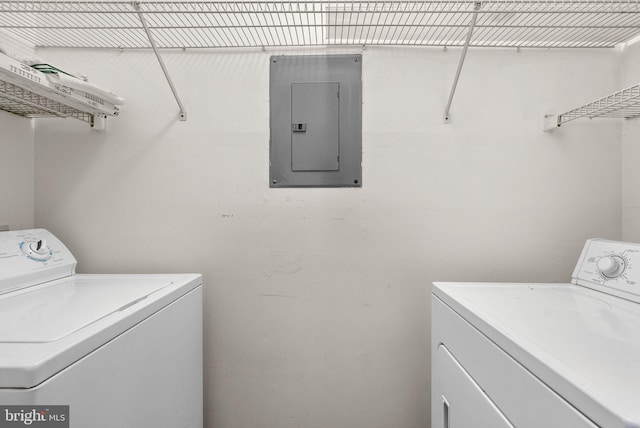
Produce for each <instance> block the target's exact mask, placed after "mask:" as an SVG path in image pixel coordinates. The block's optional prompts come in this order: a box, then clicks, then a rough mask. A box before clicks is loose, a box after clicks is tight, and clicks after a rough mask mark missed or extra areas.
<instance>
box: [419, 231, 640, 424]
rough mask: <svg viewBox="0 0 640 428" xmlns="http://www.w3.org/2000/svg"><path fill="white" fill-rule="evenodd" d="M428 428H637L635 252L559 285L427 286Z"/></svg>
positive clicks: (600, 252)
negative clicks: (429, 300)
mask: <svg viewBox="0 0 640 428" xmlns="http://www.w3.org/2000/svg"><path fill="white" fill-rule="evenodd" d="M432 297H433V299H432V300H433V312H432V343H431V345H432V399H431V405H432V428H482V427H486V428H500V427H517V428H541V427H545V428H554V427H557V428H572V427H575V428H585V427H603V428H623V427H625V428H631V427H635V428H637V427H640V245H638V244H629V243H622V242H614V241H606V240H598V239H593V240H589V241H587V243H586V245H585V247H584V250H583V251H582V255H581V256H580V259H579V261H578V264H577V266H576V268H575V271H574V273H573V278H572V282H571V283H567V284H518V283H513V284H510V283H442V282H441V283H434V285H433V291H432Z"/></svg>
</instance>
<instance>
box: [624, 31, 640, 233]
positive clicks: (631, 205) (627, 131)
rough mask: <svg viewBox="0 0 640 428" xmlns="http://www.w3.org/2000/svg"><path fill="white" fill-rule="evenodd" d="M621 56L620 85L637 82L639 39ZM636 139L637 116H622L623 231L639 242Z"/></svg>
mask: <svg viewBox="0 0 640 428" xmlns="http://www.w3.org/2000/svg"><path fill="white" fill-rule="evenodd" d="M623 58H624V62H623V67H622V76H623V79H622V80H623V82H622V85H620V88H619V89H623V88H627V87H629V86H633V85H637V84H638V83H639V82H640V43H635V44H633V45H631V46H629V47H628V48H627V49H626V50H625V52H624V55H623ZM639 141H640V119H630V120H625V121H624V122H623V128H622V154H623V156H622V195H623V196H622V231H623V233H622V235H623V237H624V239H625V240H626V241H630V242H640V168H639V167H638V165H639V164H640V144H638V142H639Z"/></svg>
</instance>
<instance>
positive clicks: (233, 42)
mask: <svg viewBox="0 0 640 428" xmlns="http://www.w3.org/2000/svg"><path fill="white" fill-rule="evenodd" d="M474 3H475V2H474V1H472V0H442V1H439V0H431V1H321V0H319V1H228V2H220V1H215V2H203V1H201V2H171V1H168V2H158V1H153V2H151V1H149V2H146V1H141V2H138V4H139V5H140V10H141V11H142V12H143V13H144V16H145V17H146V20H147V23H148V26H149V29H150V31H151V32H152V33H153V37H154V40H155V42H156V44H157V46H158V48H221V47H265V46H276V47H280V46H319V45H407V46H463V45H464V43H465V36H466V34H467V28H468V22H469V21H470V18H471V16H472V14H473V12H474ZM639 3H640V0H628V1H627V0H624V1H615V0H583V1H571V0H564V1H557V0H555V1H554V0H549V1H540V0H531V1H527V0H524V1H516V0H487V1H483V2H482V8H481V11H480V13H479V14H478V17H477V22H476V28H475V32H474V35H473V37H472V39H471V40H470V42H469V46H483V47H581V48H587V47H613V46H615V45H616V44H618V43H620V42H624V41H627V40H628V39H630V38H632V37H634V36H636V35H638V34H639V33H640V4H639ZM0 28H3V29H5V30H8V31H11V32H13V33H15V34H17V35H18V36H20V37H23V38H25V39H26V40H28V41H29V42H31V43H33V44H34V45H36V46H39V47H52V46H55V47H88V48H120V49H127V48H133V49H139V48H145V49H146V48H150V47H151V46H150V44H149V40H148V38H147V37H146V34H145V31H144V28H143V27H142V25H141V23H140V20H139V19H138V17H137V14H136V10H135V8H134V7H133V5H132V2H128V1H127V2H124V1H113V2H110V1H109V2H108V1H95V2H94V1H76V2H73V1H0Z"/></svg>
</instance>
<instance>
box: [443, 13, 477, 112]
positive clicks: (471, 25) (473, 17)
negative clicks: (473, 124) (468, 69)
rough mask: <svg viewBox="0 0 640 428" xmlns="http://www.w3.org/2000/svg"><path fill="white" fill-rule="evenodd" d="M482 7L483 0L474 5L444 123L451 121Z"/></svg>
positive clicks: (445, 110)
mask: <svg viewBox="0 0 640 428" xmlns="http://www.w3.org/2000/svg"><path fill="white" fill-rule="evenodd" d="M481 7H482V2H481V1H476V2H475V3H474V6H473V14H472V15H471V22H470V23H469V32H468V33H467V38H466V39H465V41H464V47H463V48H462V55H460V62H458V70H456V77H455V78H454V79H453V86H452V87H451V93H449V101H448V102H447V107H446V108H445V109H444V119H443V122H444V123H450V122H451V114H450V110H451V103H453V96H454V95H455V93H456V87H457V86H458V79H460V72H462V65H463V64H464V59H465V57H466V56H467V50H468V49H469V43H470V42H471V35H472V34H473V30H474V29H475V27H476V21H477V19H478V12H480V8H481Z"/></svg>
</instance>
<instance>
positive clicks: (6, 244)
mask: <svg viewBox="0 0 640 428" xmlns="http://www.w3.org/2000/svg"><path fill="white" fill-rule="evenodd" d="M75 270H76V259H75V258H74V257H73V255H72V254H71V252H70V251H69V250H68V249H67V247H65V245H64V244H63V243H62V242H61V241H60V240H59V239H58V238H56V237H55V236H54V235H53V234H52V233H51V232H49V231H47V230H45V229H30V230H15V231H9V232H0V294H4V293H9V292H12V291H17V290H21V289H23V288H26V287H31V286H33V285H37V284H42V283H44V282H48V281H53V280H55V279H59V278H64V277H67V276H70V275H73V274H74V273H75Z"/></svg>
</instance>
